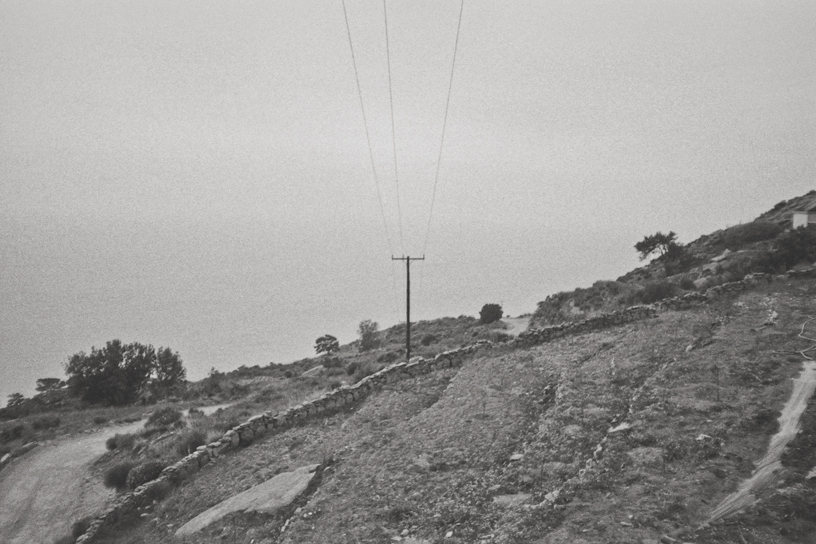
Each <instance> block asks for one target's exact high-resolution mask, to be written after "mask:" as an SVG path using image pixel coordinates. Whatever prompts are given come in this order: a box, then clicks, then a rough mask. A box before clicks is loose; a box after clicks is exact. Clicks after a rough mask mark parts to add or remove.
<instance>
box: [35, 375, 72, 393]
mask: <svg viewBox="0 0 816 544" xmlns="http://www.w3.org/2000/svg"><path fill="white" fill-rule="evenodd" d="M63 385H65V382H64V381H62V380H60V379H59V378H40V379H39V380H37V387H36V389H37V391H39V392H40V393H46V392H48V391H55V390H57V389H59V388H60V387H62V386H63Z"/></svg>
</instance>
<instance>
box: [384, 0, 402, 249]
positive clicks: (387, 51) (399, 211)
mask: <svg viewBox="0 0 816 544" xmlns="http://www.w3.org/2000/svg"><path fill="white" fill-rule="evenodd" d="M383 16H384V18H385V56H386V59H387V60H388V99H389V101H390V103H391V140H392V141H393V142H394V181H395V183H396V185H397V215H398V216H399V233H400V247H401V248H402V250H403V252H404V251H405V243H404V239H403V237H402V206H401V205H400V193H399V171H398V170H397V132H396V129H395V124H394V92H393V89H392V85H391V50H390V46H389V41H388V8H387V6H386V0H383Z"/></svg>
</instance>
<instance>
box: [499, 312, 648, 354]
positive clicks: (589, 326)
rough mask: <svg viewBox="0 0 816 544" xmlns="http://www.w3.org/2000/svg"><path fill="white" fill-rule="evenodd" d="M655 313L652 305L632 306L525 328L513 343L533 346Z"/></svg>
mask: <svg viewBox="0 0 816 544" xmlns="http://www.w3.org/2000/svg"><path fill="white" fill-rule="evenodd" d="M656 314H657V310H656V309H655V308H654V307H653V306H632V307H630V308H626V309H625V310H621V311H619V312H611V313H608V314H601V315H599V316H597V317H590V318H589V319H584V320H582V321H574V322H571V323H561V324H560V325H553V326H551V327H542V328H532V329H527V330H526V331H524V332H523V333H521V334H519V335H518V337H517V338H516V339H515V340H514V341H513V343H514V344H515V345H518V346H523V347H527V346H535V345H538V344H543V343H545V342H550V341H552V340H555V339H556V338H561V337H564V336H571V335H574V334H581V333H585V332H590V331H596V330H601V329H608V328H610V327H617V326H619V325H623V324H625V323H631V322H632V321H641V320H643V319H649V318H651V317H654V316H655V315H656Z"/></svg>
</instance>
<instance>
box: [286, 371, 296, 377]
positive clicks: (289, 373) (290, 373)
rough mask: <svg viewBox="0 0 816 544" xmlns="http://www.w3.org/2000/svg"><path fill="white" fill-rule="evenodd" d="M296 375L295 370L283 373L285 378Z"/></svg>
mask: <svg viewBox="0 0 816 544" xmlns="http://www.w3.org/2000/svg"><path fill="white" fill-rule="evenodd" d="M294 375H295V373H294V372H292V371H291V370H287V371H286V372H284V373H283V376H284V377H285V378H291V377H293V376H294Z"/></svg>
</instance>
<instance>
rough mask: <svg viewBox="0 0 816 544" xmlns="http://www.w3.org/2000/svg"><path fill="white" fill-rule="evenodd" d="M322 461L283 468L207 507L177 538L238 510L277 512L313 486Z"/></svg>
mask: <svg viewBox="0 0 816 544" xmlns="http://www.w3.org/2000/svg"><path fill="white" fill-rule="evenodd" d="M318 466H319V465H307V466H305V467H300V468H299V469H297V470H294V471H292V472H283V473H281V474H278V475H277V476H275V477H274V478H272V479H270V480H267V481H265V482H264V483H262V484H259V485H256V486H255V487H252V488H250V489H247V490H246V491H244V492H243V493H239V494H237V495H235V496H233V497H230V498H229V499H227V500H225V501H223V502H221V503H219V504H217V505H215V506H213V507H212V508H210V509H209V510H205V511H204V512H202V513H201V514H199V515H197V516H196V517H194V518H193V519H191V520H190V521H188V522H187V523H185V524H184V525H182V526H181V527H180V528H179V530H178V531H176V538H184V537H187V536H189V535H192V534H194V533H197V532H198V531H200V530H201V529H204V528H205V527H207V526H209V525H211V524H213V523H215V522H216V521H218V520H220V519H222V518H223V517H225V516H228V515H229V514H232V513H234V512H255V513H258V514H274V513H275V512H277V511H278V510H280V509H281V508H284V507H286V506H289V504H291V503H292V501H294V500H295V499H296V498H297V497H298V496H299V495H300V494H301V493H303V492H304V491H305V490H306V488H307V487H308V486H309V484H310V483H311V481H312V480H313V479H314V477H315V475H316V472H315V471H316V470H317V467H318Z"/></svg>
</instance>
